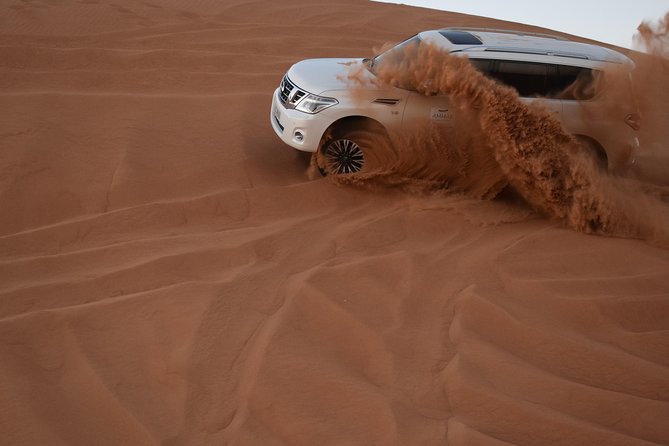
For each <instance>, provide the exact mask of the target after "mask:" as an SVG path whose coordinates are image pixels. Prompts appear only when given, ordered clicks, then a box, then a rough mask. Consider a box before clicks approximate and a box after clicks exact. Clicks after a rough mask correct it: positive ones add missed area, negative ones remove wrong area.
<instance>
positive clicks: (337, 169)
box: [315, 122, 390, 175]
mask: <svg viewBox="0 0 669 446" xmlns="http://www.w3.org/2000/svg"><path fill="white" fill-rule="evenodd" d="M389 147H390V140H389V138H388V135H387V133H386V131H385V129H384V128H383V127H382V126H381V125H380V124H378V123H377V124H370V123H368V122H366V123H362V124H360V125H359V126H356V127H355V128H351V126H348V129H341V128H340V129H335V130H334V131H332V132H331V133H330V134H329V135H327V136H326V137H325V138H323V141H322V143H321V146H320V148H319V149H318V152H317V153H316V156H315V161H316V166H317V167H318V170H319V171H320V172H321V174H322V175H350V174H355V173H359V172H364V171H368V170H369V168H370V165H374V164H376V163H377V162H378V161H379V160H378V159H377V158H378V157H379V156H383V155H382V154H384V153H387V152H388V149H389Z"/></svg>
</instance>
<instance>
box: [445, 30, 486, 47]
mask: <svg viewBox="0 0 669 446" xmlns="http://www.w3.org/2000/svg"><path fill="white" fill-rule="evenodd" d="M439 34H441V35H442V36H444V37H446V38H447V39H448V41H449V42H451V43H452V44H453V45H481V44H482V42H481V41H480V40H479V38H478V37H476V36H475V35H474V34H472V33H468V32H466V31H449V30H444V31H439Z"/></svg>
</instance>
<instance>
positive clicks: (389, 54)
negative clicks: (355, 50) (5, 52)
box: [367, 35, 421, 74]
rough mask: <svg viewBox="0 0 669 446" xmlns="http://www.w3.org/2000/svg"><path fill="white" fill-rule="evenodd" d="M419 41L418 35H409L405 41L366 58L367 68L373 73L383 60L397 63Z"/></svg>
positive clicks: (415, 46)
mask: <svg viewBox="0 0 669 446" xmlns="http://www.w3.org/2000/svg"><path fill="white" fill-rule="evenodd" d="M420 42H421V40H420V37H419V36H418V35H415V36H413V37H410V38H408V39H406V40H405V41H403V42H400V43H398V44H397V45H395V46H394V47H392V48H390V49H389V50H387V51H384V52H383V53H381V54H379V55H378V56H376V57H374V58H373V59H367V68H368V69H369V71H371V72H372V73H373V74H376V68H377V67H378V66H379V65H380V64H381V62H383V61H388V62H391V61H392V63H393V64H398V65H399V64H400V63H401V62H402V61H403V60H404V59H405V58H406V57H407V54H409V53H410V51H409V50H414V49H415V48H417V47H418V45H419V44H420Z"/></svg>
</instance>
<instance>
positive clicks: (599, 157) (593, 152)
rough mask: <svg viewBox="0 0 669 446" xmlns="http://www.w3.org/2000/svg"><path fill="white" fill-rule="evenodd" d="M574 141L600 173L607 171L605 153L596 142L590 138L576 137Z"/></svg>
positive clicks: (607, 162) (607, 165)
mask: <svg viewBox="0 0 669 446" xmlns="http://www.w3.org/2000/svg"><path fill="white" fill-rule="evenodd" d="M576 140H577V141H578V142H579V143H580V144H581V147H582V148H583V151H584V152H585V155H586V157H587V158H588V160H589V161H590V162H591V163H592V165H593V166H594V167H595V169H597V170H599V171H600V172H606V171H608V169H609V161H608V158H607V156H606V152H605V151H604V149H602V148H601V147H600V146H599V145H598V144H597V143H596V142H594V141H593V140H591V139H590V138H586V137H583V136H577V137H576Z"/></svg>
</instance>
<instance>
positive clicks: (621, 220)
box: [0, 0, 669, 445]
mask: <svg viewBox="0 0 669 446" xmlns="http://www.w3.org/2000/svg"><path fill="white" fill-rule="evenodd" d="M581 19H583V20H586V19H587V20H590V19H591V18H581ZM659 19H661V18H658V20H659ZM666 25H667V18H666V17H665V18H664V22H662V21H660V25H659V26H660V27H661V26H666ZM447 26H469V27H487V28H503V29H520V30H524V31H535V32H552V31H551V30H546V29H542V28H539V27H534V26H528V25H520V24H517V23H512V22H502V21H497V20H494V19H489V18H485V17H479V16H469V15H464V14H457V13H452V12H444V11H433V10H428V9H423V8H414V7H410V6H404V5H393V4H384V3H376V2H368V1H362V0H342V1H338V2H336V3H331V2H325V1H321V0H315V1H304V0H286V1H282V2H270V1H267V0H252V1H248V0H229V1H225V2H216V1H214V0H188V1H177V0H164V1H160V2H158V1H155V2H151V1H139V0H124V1H120V2H107V1H104V0H62V1H60V2H47V1H32V0H12V1H10V2H6V3H5V4H3V5H1V6H0V78H1V79H2V81H1V82H0V96H1V97H2V104H3V107H2V111H0V145H1V148H0V339H1V342H0V430H1V431H2V433H3V435H2V439H0V444H7V445H32V444H53V445H57V444H64V445H65V444H67V445H71V444H100V445H106V444H109V445H112V444H132V445H140V444H141V445H143V444H165V445H180V444H198V445H199V444H235V445H256V444H257V445H282V444H285V445H312V444H332V445H344V444H345V445H358V444H360V445H366V444H384V445H392V444H398V445H414V444H416V445H418V444H420V445H436V444H449V445H450V444H453V445H508V444H515V445H540V444H561V445H594V444H603V445H604V444H605V445H661V444H669V427H668V426H667V423H666V421H665V420H666V419H668V418H669V250H668V248H669V235H668V234H669V232H668V231H669V220H668V219H667V216H669V169H667V167H668V166H669V145H668V144H667V141H669V139H667V138H668V137H669V127H668V126H667V117H668V116H669V94H668V93H667V91H666V88H665V86H666V82H667V80H668V79H669V71H667V68H668V65H667V59H666V53H664V54H663V53H662V51H664V50H665V48H664V47H661V46H660V47H658V46H657V45H661V43H662V42H663V41H662V36H666V29H664V30H663V29H659V30H654V29H653V28H652V26H650V25H649V27H648V28H642V29H641V31H642V34H643V33H645V34H643V36H645V38H647V39H653V38H654V37H656V36H659V37H660V39H659V40H657V41H655V40H647V42H649V43H648V47H647V48H648V49H649V51H648V53H640V52H635V51H625V54H627V55H628V56H629V57H630V58H632V59H633V60H634V62H635V63H636V65H637V68H636V70H637V71H636V73H637V75H636V77H635V89H636V94H637V100H638V105H639V107H640V109H641V112H642V119H643V123H644V124H643V126H642V129H641V130H640V132H639V140H640V141H641V149H640V153H639V157H638V160H637V163H636V164H635V166H634V169H633V171H631V172H630V173H629V176H624V177H618V176H613V175H611V176H609V175H605V174H590V173H588V172H589V171H585V172H586V173H585V174H583V175H586V177H587V178H586V180H587V181H586V180H583V181H582V183H578V184H585V185H586V186H587V187H590V188H591V189H588V191H594V192H593V193H591V194H590V195H587V194H586V196H585V198H583V195H576V194H574V196H575V197H576V198H572V196H568V199H566V200H565V202H566V204H564V206H563V207H560V206H554V205H550V206H549V205H548V204H546V203H548V201H542V200H543V198H537V197H545V196H546V194H551V193H552V194H555V192H554V190H552V189H541V188H538V187H535V188H534V189H532V188H530V187H529V186H528V188H527V189H526V190H524V189H523V188H522V187H518V185H523V184H528V185H530V186H536V185H537V184H541V183H540V182H539V180H538V179H537V181H530V180H527V178H526V177H522V178H521V177H520V176H519V177H518V178H515V179H514V178H512V181H511V184H512V185H514V186H516V192H515V193H508V194H507V193H498V192H499V191H498V190H497V189H494V188H493V186H494V185H495V184H497V182H496V181H497V180H496V178H495V177H493V176H491V175H492V174H491V173H490V172H491V171H488V170H486V169H478V170H476V169H472V170H470V171H467V175H469V176H468V177H467V178H465V179H464V180H463V181H462V183H461V184H463V185H465V186H463V187H459V188H454V187H451V188H449V187H435V186H434V184H436V183H435V182H432V183H430V185H429V187H425V186H424V184H423V183H420V182H414V181H413V178H410V177H411V174H412V172H414V171H413V170H406V171H404V172H402V175H403V176H402V177H401V181H400V179H398V178H399V177H383V178H380V179H379V178H372V179H371V180H368V181H366V182H365V181H359V182H358V181H341V180H338V179H336V178H332V177H322V176H320V175H318V173H317V172H315V171H314V166H313V165H312V164H311V161H310V159H309V156H308V154H304V153H298V152H297V151H296V150H293V149H292V148H290V147H288V146H286V145H285V144H283V143H282V141H281V140H279V139H278V138H277V136H276V135H275V134H274V131H273V130H272V127H271V125H270V123H269V110H270V104H271V102H272V94H273V92H274V90H275V89H276V88H277V86H278V84H279V82H280V81H281V79H282V76H283V75H284V73H286V71H287V70H288V69H289V67H290V66H291V65H292V64H294V63H295V62H297V61H299V60H303V59H308V58H318V57H342V58H343V57H369V56H370V55H373V54H374V52H375V51H377V50H378V49H379V48H382V47H383V46H384V45H388V44H393V43H396V42H399V41H401V40H403V39H405V38H406V37H408V36H411V35H413V34H415V33H417V32H419V31H422V30H425V29H437V28H442V27H447ZM655 32H656V33H655ZM663 32H664V34H662V33H663ZM654 33H655V34H654ZM558 34H559V33H558ZM561 35H563V34H561ZM563 36H566V35H563ZM643 36H642V37H643ZM566 37H569V38H572V39H576V40H583V41H586V40H585V39H580V38H578V37H575V36H566ZM657 42H660V44H657ZM665 42H666V40H665ZM609 47H610V46H609ZM493 92H494V91H493ZM512 99H513V98H512ZM512 99H510V100H512ZM516 99H517V98H516ZM513 100H515V99H513ZM493 112H494V110H493V109H492V108H491V116H493V118H494V116H496V115H494V113H493ZM523 113H525V114H524V115H523V114H519V116H521V117H523V116H524V117H525V118H526V119H527V121H520V120H519V121H518V122H530V121H529V120H530V118H532V117H533V116H534V115H533V113H532V112H531V111H527V110H525V109H523ZM525 118H523V119H525ZM519 119H520V118H519ZM486 128H489V129H490V128H492V129H493V130H495V132H497V133H496V134H501V133H503V132H502V130H500V129H501V127H499V125H498V126H497V127H494V126H492V125H491V126H488V127H486ZM542 128H543V127H542ZM525 130H527V131H526V132H525V133H530V134H532V135H533V136H534V137H536V138H537V140H546V139H547V138H548V137H547V136H546V135H542V134H539V133H537V132H538V131H534V130H531V131H530V130H528V128H525ZM511 133H513V132H511ZM516 133H517V132H516ZM521 133H522V132H521ZM514 134H515V133H514ZM418 136H420V135H418ZM502 138H506V139H507V140H510V137H508V136H504V135H503V137H502ZM410 141H414V142H415V141H416V139H415V138H414V139H412V140H410ZM500 141H502V139H500ZM505 141H506V140H504V141H503V142H504V143H505V144H507V145H508V146H510V145H512V142H509V143H507V142H505ZM407 147H408V148H409V149H418V148H419V147H418V146H412V145H410V144H409V145H407ZM410 153H413V152H410ZM508 153H511V152H509V151H506V152H502V151H500V152H499V153H498V154H497V158H496V159H497V162H498V163H499V164H500V165H502V171H503V173H504V175H506V176H507V179H508V176H509V172H511V171H513V169H514V168H515V164H517V163H513V162H511V161H513V158H507V159H508V160H510V161H508V162H507V161H500V159H502V158H500V157H502V156H503V155H504V156H505V155H507V154H508ZM421 156H422V155H421ZM434 156H435V155H434V154H430V155H429V156H426V157H425V158H420V157H418V159H425V160H427V161H428V162H431V161H434V160H435V158H434ZM431 157H432V158H431ZM512 164H513V165H512ZM431 165H432V166H438V164H431ZM529 170H530V171H531V169H529ZM587 175H593V176H591V177H588V176H587ZM514 181H515V182H514ZM446 183H447V182H445V181H442V183H439V184H446ZM449 184H451V185H453V184H458V183H457V182H454V181H450V183H449ZM472 184H474V185H476V187H479V186H481V187H483V189H481V188H478V189H477V188H475V187H472ZM493 189H494V191H495V193H494V194H487V193H483V192H480V191H484V192H488V191H490V190H493ZM539 189H541V192H542V193H544V195H540V194H538V193H537V192H536V190H539ZM546 191H548V192H546ZM579 200H580V201H579ZM565 209H566V210H565ZM593 215H595V217H593ZM584 216H585V217H584ZM593 220H597V222H598V224H600V226H598V227H597V228H596V230H593V229H592V228H593V226H592V225H591V224H590V223H592V221H593ZM589 232H594V233H589Z"/></svg>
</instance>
